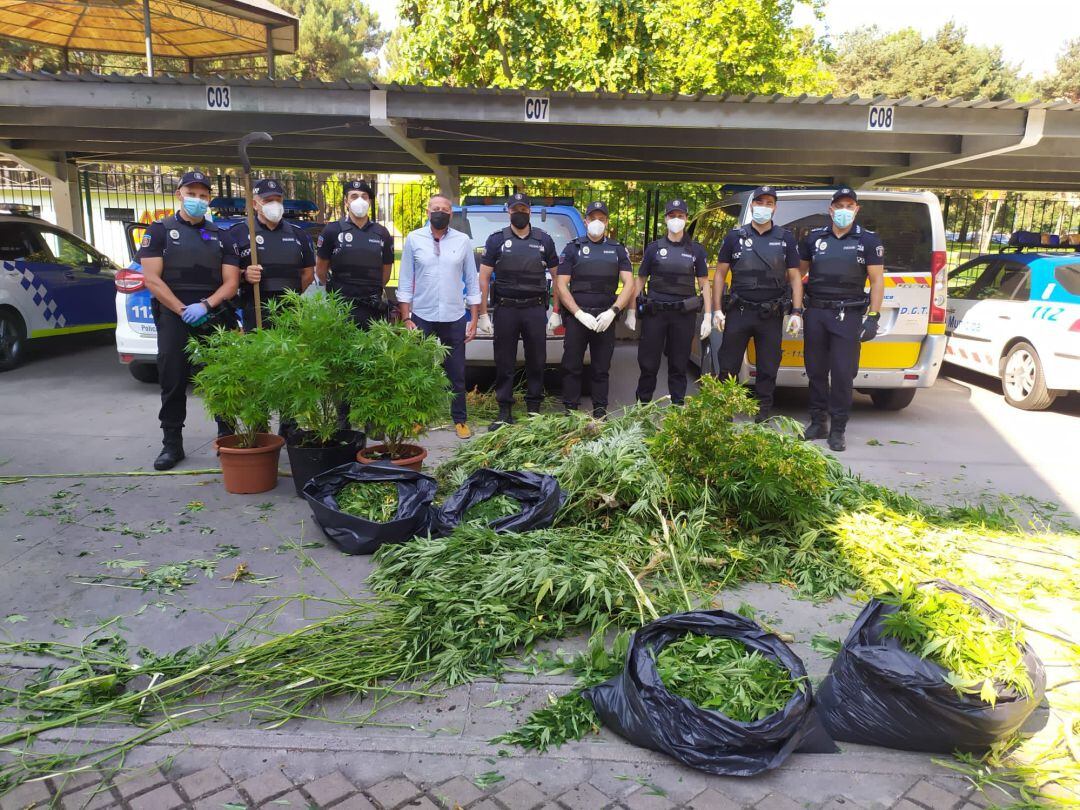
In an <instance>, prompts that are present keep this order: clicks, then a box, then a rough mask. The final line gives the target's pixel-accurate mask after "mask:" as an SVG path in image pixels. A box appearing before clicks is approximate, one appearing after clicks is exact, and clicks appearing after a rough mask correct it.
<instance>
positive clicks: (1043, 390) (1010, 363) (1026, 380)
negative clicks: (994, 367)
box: [1001, 343, 1057, 411]
mask: <svg viewBox="0 0 1080 810" xmlns="http://www.w3.org/2000/svg"><path fill="white" fill-rule="evenodd" d="M1001 390H1002V392H1003V393H1004V394H1005V401H1006V402H1008V403H1009V404H1010V405H1012V406H1013V407H1014V408H1020V409H1021V410H1025V411H1041V410H1045V409H1046V408H1049V407H1050V405H1051V404H1052V403H1053V401H1054V400H1055V399H1057V394H1056V393H1054V392H1053V391H1051V390H1050V389H1048V388H1047V387H1046V377H1045V375H1044V374H1043V369H1042V361H1041V360H1039V353H1038V352H1036V351H1035V349H1034V348H1033V347H1032V345H1031V344H1030V343H1017V344H1016V345H1015V346H1013V347H1012V348H1011V349H1009V353H1008V354H1007V355H1005V364H1004V368H1003V369H1002V374H1001Z"/></svg>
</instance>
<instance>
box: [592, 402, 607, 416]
mask: <svg viewBox="0 0 1080 810" xmlns="http://www.w3.org/2000/svg"><path fill="white" fill-rule="evenodd" d="M592 415H593V419H603V418H605V417H606V416H607V408H605V407H604V406H603V405H598V406H596V407H595V408H593V409H592Z"/></svg>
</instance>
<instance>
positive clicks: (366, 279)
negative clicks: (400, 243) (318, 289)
mask: <svg viewBox="0 0 1080 810" xmlns="http://www.w3.org/2000/svg"><path fill="white" fill-rule="evenodd" d="M340 224H341V232H340V233H339V234H338V237H337V247H336V248H335V249H334V253H333V255H332V256H331V257H330V270H331V272H332V274H333V275H332V276H331V279H330V285H329V287H330V289H332V290H339V291H340V292H342V293H344V294H345V295H346V296H356V297H361V296H369V295H381V294H382V286H383V281H382V279H383V271H382V269H383V258H382V256H383V240H382V237H381V236H380V235H379V233H378V232H377V231H376V230H375V229H374V228H373V227H371V228H358V227H356V225H354V224H353V222H352V220H350V219H349V218H348V217H345V218H344V219H342V220H340Z"/></svg>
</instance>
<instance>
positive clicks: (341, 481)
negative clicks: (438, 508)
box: [303, 461, 436, 554]
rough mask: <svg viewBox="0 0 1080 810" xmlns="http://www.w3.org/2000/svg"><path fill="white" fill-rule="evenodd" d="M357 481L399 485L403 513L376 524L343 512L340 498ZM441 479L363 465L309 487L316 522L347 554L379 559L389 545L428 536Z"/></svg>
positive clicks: (326, 474) (337, 469) (330, 473)
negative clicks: (383, 547)
mask: <svg viewBox="0 0 1080 810" xmlns="http://www.w3.org/2000/svg"><path fill="white" fill-rule="evenodd" d="M354 481H364V482H378V481H391V482H394V483H396V484H397V489H398V508H397V512H396V514H395V515H394V519H393V520H390V521H387V522H386V523H376V522H374V521H371V520H367V519H366V518H362V517H357V516H356V515H350V514H348V513H346V512H342V511H341V510H340V509H339V508H338V504H337V500H336V499H335V496H336V495H337V493H338V492H339V491H340V490H341V489H342V487H344V486H346V485H347V484H351V483H353V482H354ZM435 489H436V484H435V479H434V478H432V477H431V476H430V475H424V474H423V473H419V472H415V471H413V470H406V469H402V468H401V467H395V466H394V465H393V464H391V463H390V462H376V463H373V464H360V463H359V462H356V461H353V462H350V463H349V464H342V465H341V466H340V467H335V468H334V469H332V470H327V471H326V472H324V473H320V474H319V475H316V476H315V477H314V478H312V479H311V480H310V481H308V482H307V483H306V484H305V485H304V489H303V494H304V498H305V499H307V502H308V505H309V506H310V507H311V512H312V514H313V515H314V516H315V522H316V523H318V524H319V527H320V528H321V529H322V530H323V532H324V533H325V534H326V536H327V537H329V538H330V539H331V540H333V541H334V542H335V543H336V544H337V546H338V548H340V549H341V550H342V551H344V552H345V553H346V554H373V553H374V552H375V550H376V549H377V548H378V547H379V546H381V545H383V544H384V543H404V542H405V541H407V540H411V539H412V538H413V537H416V536H417V535H419V534H427V532H428V527H429V526H430V523H431V512H432V509H431V502H432V500H434V498H435Z"/></svg>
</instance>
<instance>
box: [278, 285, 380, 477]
mask: <svg viewBox="0 0 1080 810" xmlns="http://www.w3.org/2000/svg"><path fill="white" fill-rule="evenodd" d="M268 308H269V321H270V323H271V324H272V325H271V327H270V328H269V329H267V330H265V331H266V332H267V333H268V337H267V338H266V340H267V341H268V343H269V347H268V350H269V351H270V353H271V356H272V359H271V360H270V367H269V369H268V371H267V384H268V390H267V396H268V398H269V401H270V404H271V405H272V408H273V410H275V411H277V412H278V413H279V414H280V415H281V418H282V421H283V422H285V423H286V424H287V423H288V422H292V423H294V424H295V428H293V429H291V430H289V431H287V435H286V436H285V449H286V451H287V452H288V454H289V467H290V470H291V472H292V477H293V483H294V485H295V486H296V494H297V495H300V494H301V490H303V488H304V484H305V483H307V482H308V481H310V480H311V479H312V478H314V477H315V476H316V475H318V474H319V473H321V472H325V471H326V470H330V469H333V468H334V467H338V466H340V465H342V464H347V463H348V462H350V461H353V460H354V459H355V458H356V453H357V451H358V450H360V449H362V448H363V447H364V434H363V433H362V432H360V431H354V430H340V429H339V424H338V405H339V403H349V402H350V401H351V400H352V399H353V398H354V394H355V391H356V388H357V386H358V385H359V383H360V374H361V368H360V363H359V360H360V357H361V356H362V355H363V353H364V352H365V351H366V349H365V344H364V333H363V332H362V331H361V330H360V328H359V327H358V326H357V325H356V322H355V321H354V320H353V318H352V314H351V311H350V307H349V303H348V302H347V301H345V300H344V299H343V298H342V297H341V296H340V295H339V294H337V293H333V292H331V293H327V294H326V295H317V296H304V295H301V294H299V293H296V292H288V293H286V294H285V295H284V296H283V297H281V298H278V299H275V300H273V301H271V302H270V303H269V307H268Z"/></svg>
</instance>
